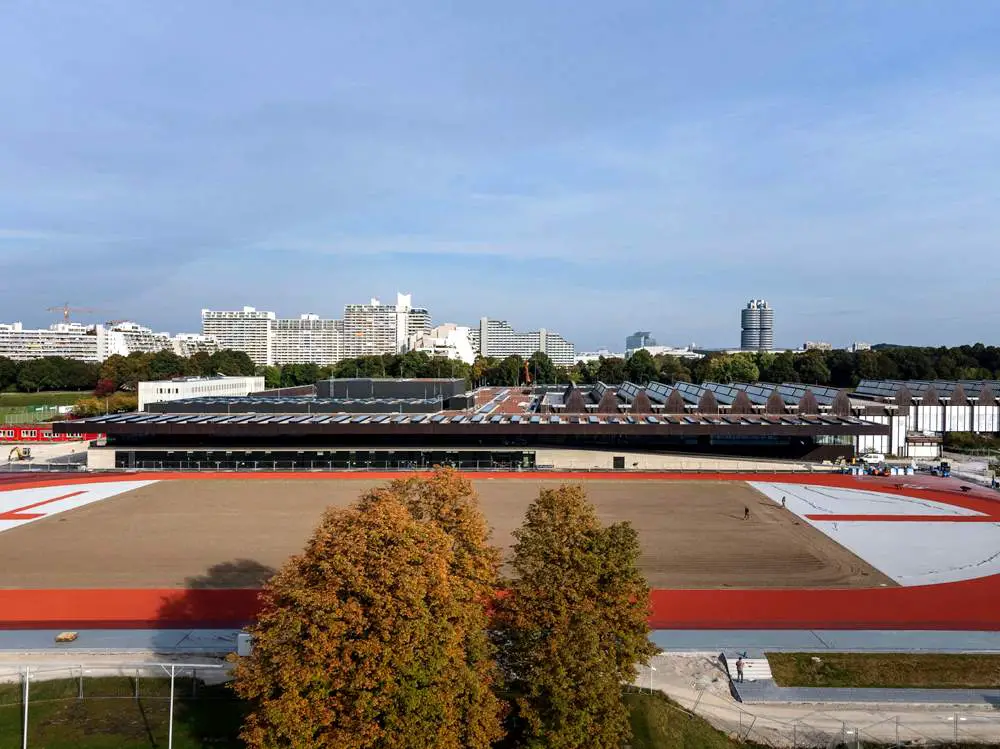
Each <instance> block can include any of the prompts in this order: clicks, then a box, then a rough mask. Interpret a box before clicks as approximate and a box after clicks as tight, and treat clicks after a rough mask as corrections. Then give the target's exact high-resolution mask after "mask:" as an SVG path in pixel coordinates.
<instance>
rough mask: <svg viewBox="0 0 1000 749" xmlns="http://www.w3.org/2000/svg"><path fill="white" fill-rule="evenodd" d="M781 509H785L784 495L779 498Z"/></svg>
mask: <svg viewBox="0 0 1000 749" xmlns="http://www.w3.org/2000/svg"><path fill="white" fill-rule="evenodd" d="M781 509H782V510H784V509H785V498H784V497H782V498H781Z"/></svg>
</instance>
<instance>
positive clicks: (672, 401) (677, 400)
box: [663, 390, 687, 414]
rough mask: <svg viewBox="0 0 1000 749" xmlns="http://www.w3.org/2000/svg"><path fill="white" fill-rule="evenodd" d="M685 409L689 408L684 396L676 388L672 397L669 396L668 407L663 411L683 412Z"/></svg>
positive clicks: (670, 412)
mask: <svg viewBox="0 0 1000 749" xmlns="http://www.w3.org/2000/svg"><path fill="white" fill-rule="evenodd" d="M685 411H687V409H686V408H685V407H684V396H682V395H681V394H680V393H679V392H678V391H676V390H674V391H673V392H672V393H671V394H670V397H669V398H667V407H666V408H664V409H663V412H664V413H668V414H682V413H684V412H685Z"/></svg>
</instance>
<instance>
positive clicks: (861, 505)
mask: <svg viewBox="0 0 1000 749" xmlns="http://www.w3.org/2000/svg"><path fill="white" fill-rule="evenodd" d="M749 483H750V485H751V486H752V487H754V488H755V489H757V491H759V492H761V493H762V494H764V495H765V496H766V497H768V498H769V499H771V500H772V501H773V502H775V503H777V504H781V498H782V497H785V500H786V507H787V508H788V511H789V512H793V513H795V514H796V515H798V516H799V517H801V518H802V519H803V520H804V521H805V522H807V523H809V524H810V525H811V526H813V527H814V528H816V529H818V530H820V531H822V532H823V533H824V534H826V535H827V536H829V537H830V538H832V539H833V540H834V541H836V542H837V543H839V544H840V545H841V546H843V547H845V548H846V549H849V550H850V551H852V552H853V553H855V554H856V555H858V556H859V557H861V558H862V559H864V560H865V561H866V562H868V563H869V564H871V565H872V566H873V567H875V568H876V569H878V570H880V571H881V572H883V573H884V574H886V575H888V576H889V577H891V578H892V579H893V580H895V581H896V582H897V583H899V584H900V585H930V584H935V583H949V582H957V581H959V580H969V579H973V578H977V577H986V576H988V575H998V574H1000V523H995V522H982V523H977V522H968V521H966V522H954V523H952V522H947V521H941V520H937V521H934V522H920V521H879V520H870V521H868V520H850V521H844V520H839V521H833V520H822V519H813V518H808V517H806V516H807V515H873V516H876V515H926V516H933V517H935V518H941V517H947V516H949V515H952V516H964V517H975V516H979V517H985V515H983V513H980V512H975V511H973V510H968V509H966V508H964V507H955V506H953V505H948V504H946V503H944V502H934V501H930V500H926V499H918V498H915V497H906V496H902V495H896V494H885V493H882V492H874V491H865V490H861V489H841V488H838V487H829V486H811V485H807V484H777V483H765V482H756V481H754V482H749ZM904 491H905V489H904Z"/></svg>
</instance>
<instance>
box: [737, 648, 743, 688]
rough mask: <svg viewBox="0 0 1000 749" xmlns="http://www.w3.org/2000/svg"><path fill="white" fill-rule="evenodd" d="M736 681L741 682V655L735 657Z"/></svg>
mask: <svg viewBox="0 0 1000 749" xmlns="http://www.w3.org/2000/svg"><path fill="white" fill-rule="evenodd" d="M736 681H737V682H739V683H740V684H742V683H743V656H742V655H741V656H740V657H739V658H737V659H736Z"/></svg>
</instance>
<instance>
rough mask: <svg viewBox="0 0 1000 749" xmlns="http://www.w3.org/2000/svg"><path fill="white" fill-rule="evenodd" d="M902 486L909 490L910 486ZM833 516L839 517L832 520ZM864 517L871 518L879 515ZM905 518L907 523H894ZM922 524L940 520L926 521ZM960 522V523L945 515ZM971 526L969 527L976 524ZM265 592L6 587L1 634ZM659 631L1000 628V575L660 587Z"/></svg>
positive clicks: (240, 618)
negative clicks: (882, 583)
mask: <svg viewBox="0 0 1000 749" xmlns="http://www.w3.org/2000/svg"><path fill="white" fill-rule="evenodd" d="M470 476H471V477H472V478H494V479H522V480H529V481H530V480H542V479H559V480H567V481H587V480H588V479H605V480H608V479H611V480H615V481H641V480H651V479H652V480H658V481H664V480H667V481H670V480H673V481H695V480H701V481H768V482H781V483H799V484H812V485H821V486H838V487H844V488H850V489H862V490H864V489H867V490H874V491H882V492H889V493H892V492H893V491H903V492H905V493H906V494H907V495H908V496H912V497H916V498H920V499H929V500H934V501H937V502H944V503H947V504H952V505H956V506H959V507H966V508H968V509H972V510H976V511H978V512H983V513H984V514H986V515H988V516H990V518H991V520H992V522H996V518H997V517H1000V502H998V500H997V495H996V494H991V493H990V492H988V491H987V490H985V489H979V488H974V489H973V490H972V491H970V492H968V493H964V492H961V491H959V489H958V486H959V482H957V481H955V480H948V479H932V478H930V477H925V476H913V477H909V476H908V477H906V479H907V483H906V484H903V485H900V484H899V478H898V477H892V478H887V479H884V480H881V479H877V478H871V477H855V476H849V475H841V474H833V475H830V474H813V475H791V474H745V473H742V474H719V473H700V474H692V473H664V474H656V473H643V474H629V473H624V474H622V473H530V474H518V473H490V474H480V473H477V474H470ZM398 477H399V474H396V473H386V474H380V473H338V474H331V473H319V474H317V473H288V474H281V473H278V474H273V473H269V474H242V473H218V474H201V473H191V474H175V473H164V474H160V473H128V474H116V475H113V476H106V475H94V474H91V475H86V476H80V475H64V476H61V477H54V476H46V477H34V476H32V477H24V476H21V475H18V476H17V477H16V478H9V477H0V491H6V490H10V489H15V488H24V487H29V486H60V485H63V486H64V485H67V484H88V483H95V482H101V481H136V480H182V479H187V480H192V479H201V480H204V479H208V480H246V479H259V480H265V481H266V480H275V479H280V480H315V479H318V478H337V479H342V480H349V479H372V478H376V479H390V478H398ZM900 487H902V488H900ZM823 519H836V517H835V516H823ZM857 519H859V520H860V519H865V520H871V519H873V518H872V516H858V517H857ZM878 519H885V520H898V519H899V516H885V517H884V518H881V517H880V518H878ZM919 519H920V520H921V521H926V520H928V519H937V518H933V517H932V516H919ZM943 519H946V520H947V521H950V522H954V520H955V518H954V517H948V518H943ZM966 522H968V521H966ZM258 596H259V591H256V590H118V589H99V590H0V628H4V629H26V628H46V629H52V628H61V627H79V628H86V627H120V628H128V627H151V626H159V627H212V626H216V627H224V626H240V625H242V624H245V623H247V622H248V621H250V620H252V618H253V617H254V615H255V613H256V612H257V610H258V606H259V597H258ZM650 599H651V600H650V603H651V610H652V612H651V617H650V625H651V626H652V627H653V628H656V629H904V628H905V629H956V630H963V629H964V630H990V631H1000V575H993V576H990V577H984V578H978V579H975V580H965V581H961V582H955V583H945V584H940V585H926V586H915V587H891V588H890V587H886V588H867V589H856V588H855V589H834V590H830V589H808V590H733V589H722V590H654V591H652V594H651V597H650Z"/></svg>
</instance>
